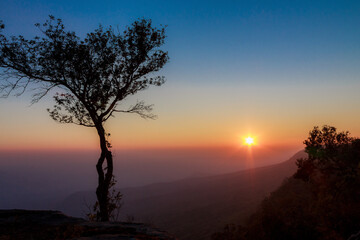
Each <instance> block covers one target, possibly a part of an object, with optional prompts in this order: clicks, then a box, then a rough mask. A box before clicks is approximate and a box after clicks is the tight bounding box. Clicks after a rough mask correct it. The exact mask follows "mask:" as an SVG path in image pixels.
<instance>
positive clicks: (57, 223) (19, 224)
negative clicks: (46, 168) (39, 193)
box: [0, 210, 176, 240]
mask: <svg viewBox="0 0 360 240" xmlns="http://www.w3.org/2000/svg"><path fill="white" fill-rule="evenodd" d="M10 239H11V240H12V239H17V240H22V239H24V240H25V239H37V240H42V239H44V240H45V239H58V240H60V239H71V240H105V239H106V240H115V239H116V240H143V239H149V240H176V238H175V237H173V236H171V235H169V234H168V233H166V232H164V231H161V230H159V229H157V228H155V227H152V226H149V225H145V224H142V223H125V222H117V223H111V222H105V223H100V222H87V221H85V220H84V219H81V218H73V217H68V216H66V215H64V214H62V213H61V212H59V211H37V210H0V240H10Z"/></svg>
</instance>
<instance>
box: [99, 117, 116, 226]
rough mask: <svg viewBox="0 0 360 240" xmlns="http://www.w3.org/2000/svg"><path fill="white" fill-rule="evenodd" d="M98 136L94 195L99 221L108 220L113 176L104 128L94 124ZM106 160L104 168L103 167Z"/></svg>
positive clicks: (111, 161)
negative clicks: (96, 175) (97, 203)
mask: <svg viewBox="0 0 360 240" xmlns="http://www.w3.org/2000/svg"><path fill="white" fill-rule="evenodd" d="M96 129H97V132H98V134H99V137H100V148H101V154H100V158H99V160H98V162H97V164H96V170H97V173H98V176H99V180H98V187H97V189H96V196H97V199H98V202H99V208H100V216H99V217H100V221H102V222H106V221H109V207H108V205H109V187H110V183H111V179H112V177H113V159H112V154H111V151H110V150H109V149H108V146H107V142H106V137H105V130H104V127H103V126H102V124H99V125H97V126H96ZM105 160H106V168H104V167H103V165H104V162H105Z"/></svg>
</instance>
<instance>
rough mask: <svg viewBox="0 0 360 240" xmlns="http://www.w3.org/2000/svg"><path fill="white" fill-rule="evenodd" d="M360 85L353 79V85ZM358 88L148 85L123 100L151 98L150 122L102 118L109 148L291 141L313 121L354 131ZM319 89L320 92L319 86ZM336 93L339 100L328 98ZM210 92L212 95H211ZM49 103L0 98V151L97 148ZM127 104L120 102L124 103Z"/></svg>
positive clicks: (297, 141)
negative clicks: (51, 112) (58, 118)
mask: <svg viewBox="0 0 360 240" xmlns="http://www.w3.org/2000/svg"><path fill="white" fill-rule="evenodd" d="M358 85H359V84H358ZM357 89H360V86H353V85H349V86H337V87H336V86H333V87H328V88H327V89H326V88H325V89H324V87H323V86H316V85H315V86H312V88H311V89H309V88H307V87H302V86H301V84H299V85H297V86H296V85H295V86H284V85H281V86H280V85H279V86H274V85H273V86H269V85H263V86H258V87H247V86H240V85H239V86H230V85H228V86H226V85H223V86H218V85H216V84H214V85H209V86H207V87H203V86H199V85H198V86H196V85H193V86H190V85H181V86H179V85H176V83H173V82H168V83H166V84H165V85H164V86H163V87H160V88H153V89H149V90H147V91H146V92H143V93H141V94H139V95H137V96H136V98H132V99H129V101H128V103H130V104H131V102H134V101H136V99H145V100H146V101H147V102H148V103H154V104H155V111H154V113H156V114H157V115H158V119H157V120H144V119H141V118H140V117H138V116H136V115H129V114H128V115H126V114H118V115H116V117H115V118H111V119H110V120H109V122H108V123H107V124H106V129H107V130H108V131H109V132H110V133H111V138H110V141H111V142H112V145H113V147H114V148H116V149H129V148H130V149H132V148H174V147H175V148H177V147H219V146H232V147H235V148H236V147H238V146H239V145H241V144H242V141H243V139H242V138H243V137H244V136H247V135H252V136H256V139H257V144H258V145H259V146H261V145H262V146H297V147H299V148H301V147H302V141H303V140H304V139H305V138H306V137H307V135H308V132H309V131H310V130H311V129H312V128H313V126H315V125H320V126H321V125H323V124H330V125H334V126H335V127H338V129H339V130H349V131H350V132H351V133H352V135H353V136H359V135H360V134H359V133H360V126H359V124H358V122H357V119H359V117H360V116H359V115H360V113H359V112H360V111H355V110H354V109H357V104H358V103H359V102H360V96H359V95H358V94H357ZM320 90H321V91H320ZM339 92H343V93H347V95H345V94H344V95H343V97H342V98H337V99H335V98H332V97H331V96H333V95H334V94H338V93H339ZM214 96H217V97H216V98H214ZM52 104H53V103H52V101H51V100H49V99H44V100H43V101H42V102H40V103H38V104H35V105H32V106H29V105H30V104H29V97H26V96H23V97H20V98H16V97H10V98H8V99H1V101H0V110H1V112H2V114H1V115H0V132H1V138H0V149H3V150H6V149H44V150H46V149H97V148H98V137H97V135H96V131H95V129H91V128H86V127H82V126H76V125H71V124H58V123H56V122H54V121H53V120H52V119H51V118H50V117H49V116H48V113H47V112H46V108H48V107H51V106H52ZM124 106H126V104H124Z"/></svg>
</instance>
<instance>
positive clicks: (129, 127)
mask: <svg viewBox="0 0 360 240" xmlns="http://www.w3.org/2000/svg"><path fill="white" fill-rule="evenodd" d="M359 13H360V2H359V1H330V0H327V1H305V0H301V1H226V0H223V1H136V0H134V1H115V0H114V1H45V0H38V1H17V0H2V1H1V2H0V19H2V20H3V21H4V23H5V26H6V28H5V33H6V34H8V35H18V34H22V35H24V36H26V37H32V36H35V35H39V34H40V33H39V32H37V30H36V28H35V27H34V25H33V24H34V23H37V22H44V21H45V20H46V19H47V15H49V14H52V15H54V16H55V17H57V18H62V19H63V21H64V23H65V26H66V27H67V29H69V30H74V31H76V32H77V33H78V35H80V36H82V37H83V36H84V35H85V34H86V33H87V32H89V31H92V30H93V29H95V28H96V27H97V26H98V25H99V24H102V25H103V26H109V25H112V26H114V27H118V28H119V29H122V28H123V27H124V26H125V25H129V24H131V22H133V21H134V20H135V19H137V18H139V17H145V18H150V19H152V20H153V23H154V24H155V25H160V24H163V25H167V36H168V37H167V39H166V44H165V46H164V49H165V50H167V51H168V52H169V56H170V62H169V64H167V65H166V66H165V67H164V69H163V70H162V71H161V73H162V74H163V75H165V76H166V78H167V82H166V84H165V85H163V86H162V87H160V88H151V89H149V90H147V91H144V92H142V93H140V94H138V95H135V96H133V97H132V98H130V99H128V100H127V101H126V102H125V103H124V106H125V105H127V104H131V103H134V102H135V101H136V100H137V99H139V100H146V102H147V103H153V104H155V111H154V113H155V114H157V115H158V119H157V120H155V121H152V120H143V119H141V118H139V117H137V116H134V115H120V114H119V115H117V116H116V118H113V119H111V120H110V121H109V122H108V123H107V124H106V128H107V130H108V131H109V132H110V133H111V134H112V137H111V142H112V144H113V146H114V148H119V149H121V148H164V147H165V148H167V147H184V146H191V147H204V146H205V147H206V146H238V145H241V144H242V138H243V137H244V136H247V135H248V134H251V135H254V136H256V137H257V142H258V144H259V145H263V146H287V145H289V146H290V145H291V146H299V148H301V147H302V141H303V140H304V139H305V138H306V137H307V135H308V132H309V130H311V129H312V128H313V126H315V125H320V126H321V125H323V124H329V125H333V126H336V127H338V129H339V130H349V131H350V132H351V133H352V135H353V136H360V124H359V121H358V119H360V111H359V109H360V94H359V90H360V28H359V26H360V14H359ZM52 105H53V102H52V100H51V97H50V96H49V97H48V98H46V99H44V100H42V101H41V102H40V103H38V104H35V105H33V106H30V94H26V95H24V96H22V97H18V98H16V97H10V98H8V99H0V149H3V150H5V149H77V148H80V149H95V148H97V147H98V142H97V141H98V139H97V136H96V132H95V129H89V128H84V127H80V126H76V125H61V124H58V123H56V122H54V121H53V120H52V119H51V118H50V117H49V116H48V113H47V112H46V108H48V107H51V106H52Z"/></svg>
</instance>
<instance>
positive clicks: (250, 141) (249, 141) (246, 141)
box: [245, 137, 254, 146]
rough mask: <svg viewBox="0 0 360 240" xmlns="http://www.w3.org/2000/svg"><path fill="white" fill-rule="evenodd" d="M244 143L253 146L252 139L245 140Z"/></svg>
mask: <svg viewBox="0 0 360 240" xmlns="http://www.w3.org/2000/svg"><path fill="white" fill-rule="evenodd" d="M245 143H246V144H247V145H249V146H251V145H253V144H254V139H253V138H252V137H247V138H245Z"/></svg>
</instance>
